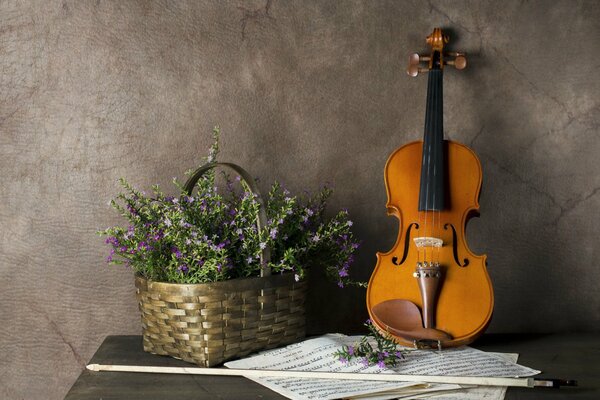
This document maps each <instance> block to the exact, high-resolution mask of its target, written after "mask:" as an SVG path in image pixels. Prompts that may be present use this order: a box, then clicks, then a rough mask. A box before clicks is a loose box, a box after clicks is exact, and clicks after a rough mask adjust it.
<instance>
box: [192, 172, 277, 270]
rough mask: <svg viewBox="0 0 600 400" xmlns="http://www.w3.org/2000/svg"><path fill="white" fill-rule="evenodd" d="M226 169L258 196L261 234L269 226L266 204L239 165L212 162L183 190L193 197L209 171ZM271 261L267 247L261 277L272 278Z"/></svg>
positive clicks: (196, 173) (261, 257)
mask: <svg viewBox="0 0 600 400" xmlns="http://www.w3.org/2000/svg"><path fill="white" fill-rule="evenodd" d="M217 166H218V167H226V168H229V169H231V170H233V171H234V172H235V173H237V174H238V175H239V176H240V178H241V179H242V180H243V181H244V182H245V183H246V185H248V187H249V188H250V190H251V191H252V193H253V194H254V196H256V201H257V202H258V205H259V208H258V215H257V217H256V227H257V228H258V231H259V232H260V231H261V230H262V228H263V227H264V226H267V212H266V211H265V203H264V201H263V199H262V197H261V195H260V191H259V190H258V187H257V186H256V184H255V182H254V179H252V177H251V176H250V174H249V173H248V172H247V171H246V170H245V169H243V168H242V167H240V166H239V165H237V164H233V163H226V162H212V163H207V164H204V165H203V166H201V167H200V168H198V169H197V170H195V171H194V172H193V173H192V175H191V176H190V177H189V178H188V180H187V182H185V185H184V186H183V190H184V191H185V192H186V193H187V194H188V196H191V195H192V191H193V190H194V186H196V183H198V180H199V179H200V178H201V177H202V175H204V174H205V173H206V172H207V171H210V170H211V169H213V168H215V167H217ZM269 261H271V249H270V248H269V246H266V247H265V248H264V249H262V252H261V254H260V265H261V268H260V276H270V275H271V267H270V266H269Z"/></svg>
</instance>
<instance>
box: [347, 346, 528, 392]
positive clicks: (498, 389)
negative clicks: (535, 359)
mask: <svg viewBox="0 0 600 400" xmlns="http://www.w3.org/2000/svg"><path fill="white" fill-rule="evenodd" d="M488 354H490V355H493V356H496V357H500V358H502V359H504V360H506V361H509V362H511V363H516V362H517V359H518V358H519V355H518V354H515V353H488ZM436 389H437V391H434V390H431V389H430V390H429V391H427V392H420V391H418V390H415V391H414V392H412V393H411V392H409V391H408V390H405V391H402V392H399V393H393V392H390V393H388V394H376V395H372V396H369V395H366V396H357V397H352V399H356V400H359V399H360V400H395V399H408V398H410V399H422V398H428V399H433V400H481V399H484V400H502V399H504V396H505V395H506V389H507V388H506V387H492V386H474V387H464V388H460V389H458V390H456V389H453V390H451V391H448V390H447V389H446V388H444V387H443V385H439V387H438V385H436Z"/></svg>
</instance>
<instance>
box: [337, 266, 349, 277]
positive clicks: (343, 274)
mask: <svg viewBox="0 0 600 400" xmlns="http://www.w3.org/2000/svg"><path fill="white" fill-rule="evenodd" d="M339 275H340V278H343V277H345V276H348V270H347V269H345V268H342V269H340V271H339Z"/></svg>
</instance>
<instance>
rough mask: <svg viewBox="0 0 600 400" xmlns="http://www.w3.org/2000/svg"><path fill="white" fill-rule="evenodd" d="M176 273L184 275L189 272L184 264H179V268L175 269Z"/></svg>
mask: <svg viewBox="0 0 600 400" xmlns="http://www.w3.org/2000/svg"><path fill="white" fill-rule="evenodd" d="M177 271H179V272H181V273H186V272H188V271H189V268H188V266H187V265H186V264H181V265H180V266H179V267H177Z"/></svg>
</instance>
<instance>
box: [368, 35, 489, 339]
mask: <svg viewBox="0 0 600 400" xmlns="http://www.w3.org/2000/svg"><path fill="white" fill-rule="evenodd" d="M427 43H428V44H429V45H430V47H431V53H430V54H429V55H428V56H420V55H418V54H413V55H411V56H410V57H409V67H408V70H407V72H408V74H409V75H411V76H417V75H418V74H419V73H421V72H427V73H428V83H427V106H426V111H425V130H424V137H423V140H422V141H415V142H411V143H408V144H405V145H403V146H401V147H400V148H398V149H396V150H395V151H394V152H393V153H392V154H391V156H390V157H389V159H388V160H387V163H386V165H385V170H384V179H385V187H386V191H387V205H386V206H387V211H388V215H394V216H395V217H397V218H398V219H399V231H398V237H397V240H396V243H395V245H394V246H393V248H392V249H391V250H390V251H389V252H387V253H377V264H376V266H375V269H374V271H373V273H372V275H371V279H370V280H369V285H368V288H367V299H366V300H367V310H368V312H369V316H370V318H371V321H372V322H373V324H374V325H375V326H376V327H377V328H378V329H379V330H380V331H382V332H385V333H386V334H388V335H390V336H391V337H392V338H393V339H394V340H395V341H396V342H398V343H399V344H402V345H406V346H414V347H421V348H423V347H425V348H427V347H434V348H435V347H437V348H442V347H454V346H460V345H465V344H468V343H471V342H472V341H473V340H475V339H476V338H477V337H478V336H479V335H481V334H482V333H483V331H484V330H485V329H486V328H487V326H488V324H489V322H490V319H491V316H492V311H493V308H494V293H493V288H492V283H491V281H490V277H489V275H488V273H487V270H486V265H487V264H486V256H485V255H475V254H473V253H472V252H471V250H470V249H469V247H468V246H467V242H466V238H465V229H466V225H467V222H468V221H469V219H470V218H471V217H473V216H479V212H478V210H479V202H478V200H479V194H480V189H481V180H482V171H481V163H480V162H479V159H478V158H477V156H476V155H475V153H474V152H473V150H471V149H470V148H469V147H467V146H465V145H464V144H461V143H457V142H454V141H450V140H444V129H443V99H442V94H443V91H442V89H443V85H442V78H443V72H444V69H446V68H445V67H446V66H448V65H450V66H454V67H455V68H456V69H459V70H460V69H463V68H465V67H466V64H467V61H466V56H465V54H464V53H456V52H445V51H444V46H445V45H446V44H447V43H448V37H447V36H446V35H444V34H443V32H442V30H441V29H439V28H435V29H434V31H433V33H432V34H431V35H429V36H428V37H427ZM422 62H426V63H427V68H422V67H421V66H420V65H421V63H422Z"/></svg>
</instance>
